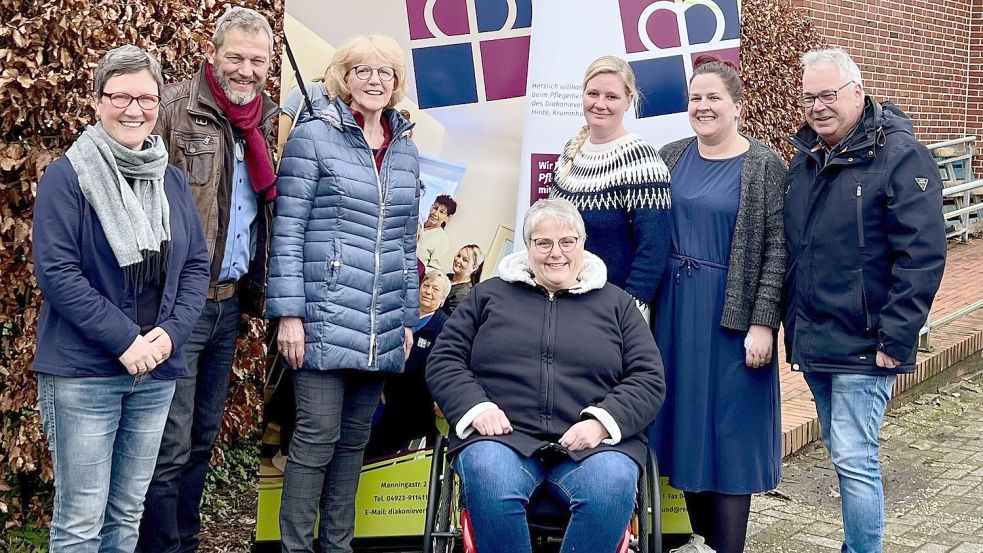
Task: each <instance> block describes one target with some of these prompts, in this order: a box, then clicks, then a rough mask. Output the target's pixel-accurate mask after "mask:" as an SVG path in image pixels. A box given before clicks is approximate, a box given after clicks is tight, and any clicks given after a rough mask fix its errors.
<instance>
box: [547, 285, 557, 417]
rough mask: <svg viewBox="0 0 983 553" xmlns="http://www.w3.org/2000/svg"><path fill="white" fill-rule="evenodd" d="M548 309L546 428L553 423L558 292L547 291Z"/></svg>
mask: <svg viewBox="0 0 983 553" xmlns="http://www.w3.org/2000/svg"><path fill="white" fill-rule="evenodd" d="M546 305H547V311H546V337H547V342H546V367H545V370H546V398H545V399H546V430H547V431H549V428H550V425H551V424H552V423H553V347H554V346H555V344H554V343H553V342H554V340H553V336H554V335H555V334H556V324H555V318H556V313H555V309H556V294H554V293H553V292H548V293H547V303H546Z"/></svg>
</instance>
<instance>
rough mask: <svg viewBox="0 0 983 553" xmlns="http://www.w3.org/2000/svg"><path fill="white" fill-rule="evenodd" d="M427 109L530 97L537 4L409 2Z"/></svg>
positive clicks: (421, 98)
mask: <svg viewBox="0 0 983 553" xmlns="http://www.w3.org/2000/svg"><path fill="white" fill-rule="evenodd" d="M406 12H407V21H408V23H409V29H410V47H411V49H412V57H413V72H414V75H415V77H416V91H417V101H418V103H419V105H420V107H421V108H436V107H443V106H454V105H460V104H473V103H477V102H485V101H491V100H502V99H505V98H517V97H520V96H524V95H525V94H526V74H527V73H528V69H529V36H530V33H531V26H532V0H406Z"/></svg>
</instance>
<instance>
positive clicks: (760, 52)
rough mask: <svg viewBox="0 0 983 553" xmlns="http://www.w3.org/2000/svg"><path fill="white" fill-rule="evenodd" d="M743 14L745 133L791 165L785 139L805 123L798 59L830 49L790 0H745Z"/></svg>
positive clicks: (742, 53) (742, 7)
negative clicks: (819, 50)
mask: <svg viewBox="0 0 983 553" xmlns="http://www.w3.org/2000/svg"><path fill="white" fill-rule="evenodd" d="M741 10H742V12H743V14H742V15H743V19H742V20H741V80H742V81H743V82H744V124H743V126H742V127H741V130H742V131H743V132H745V133H747V134H749V135H751V136H753V137H755V138H757V139H759V140H761V141H762V142H764V143H765V144H768V145H769V146H771V147H772V148H774V149H775V150H776V151H778V152H779V153H781V154H782V155H783V157H785V159H786V160H788V159H791V157H792V150H793V148H792V145H791V144H789V143H788V141H786V140H785V137H786V136H789V135H791V134H793V133H795V131H796V130H798V128H799V126H800V125H802V122H803V115H802V109H801V108H799V107H798V106H797V105H796V100H797V99H798V97H799V94H800V92H801V90H802V70H801V68H800V66H799V58H800V57H801V56H802V54H803V53H805V52H806V51H807V50H810V49H812V48H820V47H822V46H824V45H825V44H824V43H823V42H822V39H821V38H819V36H818V35H817V34H816V33H815V32H814V31H813V30H812V26H811V25H810V24H809V22H808V20H807V19H806V18H805V16H804V14H803V12H802V11H801V10H799V9H797V8H793V7H792V6H791V5H790V2H789V0H744V1H743V2H742V3H741Z"/></svg>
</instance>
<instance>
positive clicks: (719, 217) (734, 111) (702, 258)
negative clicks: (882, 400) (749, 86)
mask: <svg viewBox="0 0 983 553" xmlns="http://www.w3.org/2000/svg"><path fill="white" fill-rule="evenodd" d="M693 73H694V74H693V77H692V79H691V80H690V91H689V118H690V124H691V125H692V126H693V130H694V131H695V132H696V136H695V137H690V138H686V139H683V140H680V141H677V142H673V143H671V144H669V145H667V146H665V147H664V148H663V149H662V151H661V152H660V153H661V155H662V158H663V159H664V160H665V162H666V164H667V165H668V167H669V168H670V170H671V175H672V183H673V185H672V211H671V216H672V224H671V230H670V235H671V246H670V248H671V253H670V257H669V264H668V266H667V269H666V274H665V278H664V279H663V285H662V287H661V289H660V291H659V297H658V300H657V302H656V306H657V314H656V325H655V326H656V340H657V342H658V344H659V348H660V349H661V350H662V355H663V358H664V360H665V365H666V375H667V376H666V380H667V399H666V403H665V405H664V406H663V408H662V411H661V412H660V414H659V417H658V419H657V424H656V426H655V428H654V430H653V440H652V443H653V445H654V447H655V448H656V449H657V451H658V456H659V462H660V465H661V467H662V469H663V473H664V474H667V475H668V476H669V482H670V484H672V485H673V486H674V487H676V488H678V489H680V490H682V491H683V492H684V493H685V497H686V506H687V510H688V511H689V515H690V522H691V524H692V526H693V531H694V534H696V535H694V536H693V537H692V538H691V540H690V544H688V545H687V546H684V548H683V549H681V551H692V552H694V553H696V552H700V551H706V549H705V547H706V546H709V547H712V548H713V549H715V550H716V551H717V552H718V553H731V552H734V553H740V552H741V551H743V550H744V541H745V538H746V534H747V519H748V511H749V508H750V504H751V494H752V493H758V492H763V491H766V490H769V489H772V488H774V487H775V486H777V485H778V481H779V468H780V465H781V446H780V444H781V432H780V426H779V416H780V406H779V388H778V371H777V365H776V359H775V357H776V355H775V334H776V332H777V331H776V329H777V328H778V322H779V299H780V298H781V294H780V292H781V286H782V282H783V275H784V270H785V244H784V235H783V228H782V208H783V190H782V183H783V182H784V178H785V165H784V163H783V162H782V160H781V158H779V156H778V154H776V153H775V152H774V151H773V150H771V149H769V148H768V147H767V146H765V145H764V144H762V143H761V142H759V141H757V140H755V139H753V138H750V137H747V136H744V135H742V134H740V133H739V132H738V122H739V120H740V116H741V113H742V110H743V104H742V96H741V82H740V78H739V77H738V75H737V71H736V68H735V67H734V66H733V65H732V64H730V63H729V62H722V61H720V60H717V59H715V58H709V57H701V58H700V59H698V60H697V62H696V68H695V69H694V72H693ZM704 539H705V540H706V544H705V545H704Z"/></svg>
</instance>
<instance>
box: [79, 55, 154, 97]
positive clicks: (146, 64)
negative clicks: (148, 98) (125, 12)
mask: <svg viewBox="0 0 983 553" xmlns="http://www.w3.org/2000/svg"><path fill="white" fill-rule="evenodd" d="M144 69H146V70H147V71H149V72H150V75H151V76H152V77H153V78H154V80H155V81H157V95H158V96H159V95H160V92H161V91H162V90H164V77H162V76H161V74H160V63H158V62H157V58H155V57H154V56H153V54H151V53H150V52H147V51H144V50H141V49H139V48H137V47H136V46H133V45H132V44H127V45H126V46H120V47H119V48H113V49H112V50H110V51H108V52H106V55H104V56H103V57H102V59H101V60H99V64H98V65H96V72H95V77H94V79H95V85H94V87H95V92H96V96H101V95H102V93H103V92H104V91H105V90H106V82H107V81H109V79H112V78H113V77H115V76H117V75H126V74H129V73H139V72H141V71H143V70H144Z"/></svg>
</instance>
